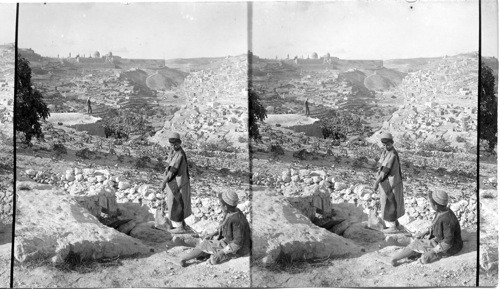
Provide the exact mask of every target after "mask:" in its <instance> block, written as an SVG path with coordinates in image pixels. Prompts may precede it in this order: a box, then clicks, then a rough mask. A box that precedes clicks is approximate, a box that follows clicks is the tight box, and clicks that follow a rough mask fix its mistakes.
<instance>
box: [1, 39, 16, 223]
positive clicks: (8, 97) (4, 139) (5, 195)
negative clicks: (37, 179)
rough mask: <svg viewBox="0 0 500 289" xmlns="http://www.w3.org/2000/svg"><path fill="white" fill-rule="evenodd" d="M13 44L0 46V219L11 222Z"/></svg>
mask: <svg viewBox="0 0 500 289" xmlns="http://www.w3.org/2000/svg"><path fill="white" fill-rule="evenodd" d="M13 108H14V46H13V45H4V46H1V47H0V175H1V178H2V180H1V182H0V221H2V222H5V223H7V224H10V223H12V207H13V204H12V202H13V183H12V182H13V173H12V171H13V167H14V157H13V148H12V142H13V139H12V136H13V121H12V120H13V115H14V112H13Z"/></svg>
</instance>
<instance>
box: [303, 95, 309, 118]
mask: <svg viewBox="0 0 500 289" xmlns="http://www.w3.org/2000/svg"><path fill="white" fill-rule="evenodd" d="M304 105H305V107H306V115H307V116H309V114H310V112H309V98H308V97H306V101H304Z"/></svg>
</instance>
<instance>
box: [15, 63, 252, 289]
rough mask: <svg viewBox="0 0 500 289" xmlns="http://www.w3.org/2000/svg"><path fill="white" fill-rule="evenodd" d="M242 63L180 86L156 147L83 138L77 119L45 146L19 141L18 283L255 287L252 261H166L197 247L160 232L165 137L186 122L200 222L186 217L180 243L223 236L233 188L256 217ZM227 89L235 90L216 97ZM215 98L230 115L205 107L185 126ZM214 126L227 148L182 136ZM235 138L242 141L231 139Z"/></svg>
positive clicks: (61, 119) (53, 121) (65, 118)
mask: <svg viewBox="0 0 500 289" xmlns="http://www.w3.org/2000/svg"><path fill="white" fill-rule="evenodd" d="M240 60H241V59H240V58H225V59H221V60H220V63H219V64H214V63H212V64H210V65H209V66H208V68H207V69H208V70H207V71H201V72H194V73H192V74H191V75H189V76H187V81H186V83H184V84H182V85H180V86H179V87H177V88H174V89H177V90H178V92H179V95H180V94H181V93H180V92H184V93H182V96H181V97H180V99H181V100H180V101H179V103H178V107H177V109H176V110H175V112H174V113H173V114H172V116H171V117H169V118H168V119H167V122H166V123H165V124H164V125H163V127H164V128H163V130H161V131H159V132H158V133H157V134H158V135H159V136H156V137H153V138H151V140H153V141H154V142H152V141H150V140H149V139H148V138H147V137H146V136H142V137H141V136H135V137H130V138H129V139H125V140H124V139H115V138H113V137H110V138H105V137H101V136H98V135H93V134H91V133H87V132H86V131H77V130H75V129H74V128H72V127H70V125H72V124H74V122H72V121H74V120H75V119H77V120H78V121H81V120H82V119H81V118H80V117H79V116H78V115H80V114H78V113H60V114H57V115H54V116H53V117H51V118H49V120H48V121H47V122H46V123H44V124H43V128H42V129H43V131H44V134H45V137H44V140H32V142H31V143H30V145H26V144H23V143H22V140H23V138H22V136H21V135H18V138H17V171H16V173H17V180H18V183H17V186H18V191H19V192H20V193H19V198H18V200H19V201H18V204H19V206H18V211H19V218H17V219H16V224H17V226H16V241H15V262H16V263H15V272H16V275H15V276H16V277H15V279H14V282H15V286H18V287H53V286H58V287H60V286H63V287H89V286H94V287H102V286H105V287H144V286H148V287H149V286H151V287H165V286H168V287H185V286H187V287H197V286H204V287H206V286H209V287H219V286H222V287H242V286H249V284H250V283H249V282H250V275H249V257H241V258H237V259H234V260H231V261H229V262H227V263H224V264H221V265H219V266H207V263H206V262H205V261H203V260H201V261H194V262H191V263H190V264H189V266H188V267H187V268H180V267H177V266H176V265H174V264H170V263H168V261H167V259H171V257H172V256H179V255H180V254H183V253H185V252H186V251H187V250H190V248H189V247H186V244H183V243H182V242H179V241H178V239H177V238H174V237H175V236H172V235H171V234H170V233H168V232H165V231H163V230H159V229H156V228H155V225H158V223H159V222H161V219H159V218H157V213H158V212H159V211H160V209H161V200H162V199H163V195H162V193H161V192H160V190H159V188H160V185H161V181H162V179H163V173H164V171H165V165H166V164H165V161H164V160H165V158H166V157H167V154H168V151H169V150H168V149H167V148H165V147H164V145H165V144H166V143H167V142H166V140H165V139H164V138H162V137H161V135H162V134H164V133H165V132H167V131H169V130H172V129H174V128H172V127H171V125H174V126H176V128H177V127H179V125H180V128H179V131H180V132H181V135H182V136H183V138H182V140H183V144H182V146H183V148H184V150H185V151H186V154H187V158H188V162H189V171H190V176H191V189H192V210H193V215H192V216H190V217H189V218H188V219H186V223H187V224H188V225H189V226H190V228H191V230H190V231H189V232H188V233H187V234H183V235H181V237H183V238H186V239H188V240H190V242H188V244H190V246H192V245H193V243H194V240H196V238H197V237H200V236H203V235H204V234H207V233H211V232H213V231H215V230H216V229H217V225H218V223H219V222H220V221H221V217H222V216H221V213H222V210H221V208H220V206H219V203H218V199H217V195H218V194H219V193H222V192H224V191H227V190H232V191H235V192H236V193H237V194H238V195H239V197H240V204H239V206H238V207H239V208H240V209H241V210H242V211H243V212H244V213H245V214H246V216H247V218H248V219H250V208H251V206H250V190H249V181H248V180H249V173H248V167H249V159H248V151H247V150H245V148H244V146H242V142H241V141H239V140H238V137H237V133H240V134H245V135H246V132H244V131H242V130H243V129H244V127H243V126H242V125H241V123H243V122H242V121H243V120H242V119H240V118H241V117H244V116H242V112H243V111H245V108H244V106H246V103H243V102H242V101H241V99H240V98H241V96H242V95H243V94H242V91H241V89H240V86H241V85H240V81H239V80H238V79H234V78H235V77H236V78H237V76H238V75H239V74H238V75H231V74H232V73H230V72H232V71H233V72H234V71H238V72H240V71H244V70H245V68H244V67H240V64H241V63H243V62H241V61H240ZM240 74H241V73H240ZM231 77H232V78H231ZM77 80H78V79H75V81H77ZM78 81H79V80H78ZM204 82H206V85H203V83H204ZM220 82H224V85H229V86H231V85H233V86H234V87H232V88H231V89H229V88H228V89H227V90H226V91H223V92H221V93H220V94H218V92H217V93H216V94H215V95H213V94H211V92H213V91H212V90H211V89H218V87H219V85H218V83H220ZM198 86H199V87H198ZM71 87H72V86H71ZM200 87H201V88H203V87H208V88H210V89H209V90H207V91H206V92H205V93H202V92H198V89H199V88H200ZM190 91H197V92H198V94H190V93H189V92H190ZM208 95H210V96H211V97H212V99H211V100H212V101H213V102H214V104H216V105H217V106H218V109H219V110H220V111H219V110H217V111H215V112H217V113H220V116H221V117H220V118H218V115H212V114H210V112H209V111H208V108H209V107H208V104H205V103H204V102H202V101H200V104H197V105H196V106H197V107H196V108H195V109H199V113H200V114H201V115H202V116H203V117H200V118H199V119H198V120H196V119H195V120H196V123H193V122H189V121H186V117H185V115H186V114H189V110H190V109H193V107H192V105H191V103H192V102H195V99H196V98H198V97H199V98H203V97H208ZM106 97H108V98H109V95H108V96H106ZM174 98H175V97H174ZM176 99H179V98H176ZM217 101H220V102H221V103H222V104H221V105H219V103H217ZM160 105H161V104H160ZM63 107H64V105H63ZM148 117H149V116H148ZM148 117H146V118H147V119H148V121H149V120H151V119H149V118H148ZM151 117H153V118H154V115H153V116H151ZM235 117H239V118H238V119H237V118H235ZM191 119H192V118H189V120H191ZM164 120H165V119H164ZM214 120H217V121H218V124H219V125H218V126H217V130H218V133H219V134H222V135H221V136H222V138H223V139H225V144H224V146H223V147H221V146H213V145H207V143H206V142H205V139H202V138H201V137H202V136H201V135H199V136H197V135H190V136H187V135H186V134H185V131H183V130H182V128H185V126H186V125H199V126H200V128H201V129H200V128H198V129H195V128H191V131H196V132H197V133H201V134H203V131H204V130H205V128H209V129H211V128H212V122H213V121H214ZM93 121H95V119H89V120H88V122H93ZM184 121H186V122H185V123H184ZM208 124H210V125H208ZM235 128H236V129H237V130H239V131H235ZM210 132H212V131H210ZM228 135H232V136H233V137H232V138H224V136H228ZM208 136H209V135H207V134H205V136H204V137H205V138H206V137H208ZM234 136H236V138H235V137H234ZM198 140H199V141H198ZM213 141H219V142H220V139H219V138H217V137H215V138H214V139H213ZM212 144H214V143H212ZM215 144H217V143H215ZM35 204H36V205H35ZM39 207H43V208H44V210H39V209H38V208H39ZM117 244H119V245H117ZM169 257H170V258H169ZM138 268H140V269H138ZM142 268H144V269H142ZM96 277H97V278H96ZM186 280H190V281H189V282H186Z"/></svg>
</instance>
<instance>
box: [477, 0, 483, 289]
mask: <svg viewBox="0 0 500 289" xmlns="http://www.w3.org/2000/svg"><path fill="white" fill-rule="evenodd" d="M478 2H479V49H478V62H479V65H478V73H477V77H478V81H477V95H478V98H477V126H476V127H477V145H476V147H477V156H476V163H477V167H476V199H477V202H476V214H477V218H476V219H477V229H476V230H477V232H476V234H477V244H476V245H477V250H476V287H479V272H480V267H479V256H480V253H481V252H480V248H481V246H480V244H481V238H480V237H481V233H480V231H481V226H480V224H481V218H480V217H481V213H480V211H479V204H480V201H481V199H480V197H479V164H480V162H479V150H480V145H479V144H480V139H479V133H480V131H481V106H480V104H481V39H482V37H481V25H482V23H481V0H478Z"/></svg>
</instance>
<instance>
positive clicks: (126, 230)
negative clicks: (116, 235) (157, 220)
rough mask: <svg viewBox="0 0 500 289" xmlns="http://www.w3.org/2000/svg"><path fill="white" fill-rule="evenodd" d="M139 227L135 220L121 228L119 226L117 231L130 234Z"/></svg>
mask: <svg viewBox="0 0 500 289" xmlns="http://www.w3.org/2000/svg"><path fill="white" fill-rule="evenodd" d="M136 225H137V222H136V221H135V220H130V221H128V222H127V223H125V224H122V225H121V226H119V227H118V228H116V230H118V231H119V232H122V233H123V234H127V235H128V234H129V233H130V231H132V229H133V228H134V227H135V226H136Z"/></svg>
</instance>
